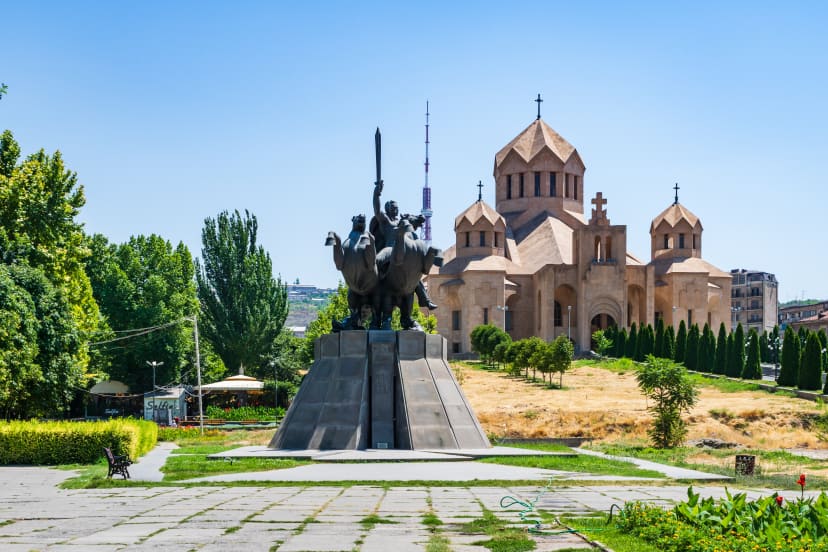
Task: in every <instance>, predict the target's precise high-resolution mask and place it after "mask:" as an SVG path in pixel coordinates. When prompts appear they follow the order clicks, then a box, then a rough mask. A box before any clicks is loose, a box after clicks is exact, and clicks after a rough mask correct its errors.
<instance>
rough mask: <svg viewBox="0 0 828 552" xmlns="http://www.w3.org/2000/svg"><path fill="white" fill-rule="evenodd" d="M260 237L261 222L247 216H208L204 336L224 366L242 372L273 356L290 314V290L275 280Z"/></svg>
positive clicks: (201, 274)
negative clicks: (259, 223)
mask: <svg viewBox="0 0 828 552" xmlns="http://www.w3.org/2000/svg"><path fill="white" fill-rule="evenodd" d="M257 232H258V222H257V221H256V217H255V216H254V215H251V214H250V213H249V212H247V211H245V213H244V216H242V215H241V214H240V213H239V212H238V211H235V212H234V213H233V214H230V213H228V212H227V211H224V212H222V213H220V214H219V215H218V217H216V218H215V219H212V218H209V217H208V218H207V219H205V221H204V229H203V230H202V232H201V241H202V250H201V261H200V262H199V261H196V282H197V287H198V298H199V300H200V302H201V318H200V320H203V327H204V335H205V337H206V338H207V339H208V340H209V341H210V343H211V344H212V346H213V349H214V350H215V351H216V354H218V356H219V357H220V358H221V359H222V361H223V362H224V365H225V366H227V368H229V369H232V370H234V371H235V370H238V371H239V372H240V373H243V372H244V369H245V367H248V368H250V369H255V368H257V367H259V366H261V365H262V364H263V361H265V360H266V359H267V358H268V357H269V356H270V355H271V354H272V352H273V350H274V348H275V347H276V345H277V343H276V338H277V337H278V336H279V334H280V333H281V331H282V328H283V327H284V324H285V319H286V318H287V314H288V302H287V286H286V285H284V284H283V283H282V280H281V278H274V277H273V265H272V263H271V260H270V255H269V254H268V253H267V252H265V250H264V248H263V247H262V246H261V245H258V244H257V243H256V237H257V236H256V235H257ZM202 263H203V264H202Z"/></svg>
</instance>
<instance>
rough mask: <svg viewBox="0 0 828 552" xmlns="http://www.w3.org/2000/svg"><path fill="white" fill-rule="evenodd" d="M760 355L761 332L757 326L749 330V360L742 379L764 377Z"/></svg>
mask: <svg viewBox="0 0 828 552" xmlns="http://www.w3.org/2000/svg"><path fill="white" fill-rule="evenodd" d="M759 355H760V350H759V333H758V332H757V331H756V329H755V328H751V329H750V331H749V332H748V343H747V361H746V362H745V368H744V370H742V379H756V380H759V379H762V366H761V365H760V359H759Z"/></svg>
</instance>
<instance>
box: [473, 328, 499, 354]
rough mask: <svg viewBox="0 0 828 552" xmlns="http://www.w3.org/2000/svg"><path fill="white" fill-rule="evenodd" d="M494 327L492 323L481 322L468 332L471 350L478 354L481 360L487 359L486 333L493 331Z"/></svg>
mask: <svg viewBox="0 0 828 552" xmlns="http://www.w3.org/2000/svg"><path fill="white" fill-rule="evenodd" d="M494 330H495V327H494V326H493V325H492V324H481V325H479V326H476V327H475V328H474V329H473V330H472V331H471V333H470V334H469V341H470V342H471V348H472V351H474V352H476V353H477V354H479V355H480V358H481V360H483V361H487V360H488V356H489V353H490V351H488V347H487V346H486V338H487V337H488V334H490V333H491V332H493V331H494Z"/></svg>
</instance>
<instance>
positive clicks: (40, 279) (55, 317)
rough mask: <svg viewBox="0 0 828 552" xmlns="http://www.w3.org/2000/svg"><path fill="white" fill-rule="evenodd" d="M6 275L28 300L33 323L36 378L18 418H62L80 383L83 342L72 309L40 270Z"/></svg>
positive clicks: (17, 269) (12, 268)
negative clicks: (31, 305)
mask: <svg viewBox="0 0 828 552" xmlns="http://www.w3.org/2000/svg"><path fill="white" fill-rule="evenodd" d="M9 271H10V274H11V276H12V278H13V279H14V280H15V282H16V283H17V285H18V286H20V288H22V289H24V290H25V291H26V293H27V294H28V295H29V296H30V297H31V298H32V302H33V303H34V306H35V312H34V315H35V318H36V320H37V326H38V332H37V356H36V357H35V363H36V364H37V366H38V367H39V372H40V378H39V379H38V381H37V383H35V384H34V385H33V386H32V387H31V388H30V389H27V392H28V393H30V396H29V399H28V400H27V401H26V402H25V403H22V404H21V405H20V408H19V409H18V412H19V413H20V415H21V417H24V418H30V417H33V416H43V417H62V416H64V415H66V414H68V410H69V404H70V403H71V401H72V399H73V397H74V395H75V393H76V392H77V390H79V389H80V388H81V387H82V385H83V384H84V367H83V359H82V355H81V351H82V350H83V345H84V343H83V340H82V337H81V332H80V330H79V328H78V326H77V321H76V320H75V318H74V317H73V316H72V308H71V305H70V304H69V302H68V301H66V299H65V298H64V296H63V295H62V294H61V292H60V290H59V289H58V288H56V287H55V286H53V285H52V283H51V282H50V281H49V279H48V278H46V276H45V275H44V274H43V272H42V271H41V270H38V269H34V268H30V267H27V266H22V265H21V266H10V267H9Z"/></svg>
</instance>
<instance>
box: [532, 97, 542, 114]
mask: <svg viewBox="0 0 828 552" xmlns="http://www.w3.org/2000/svg"><path fill="white" fill-rule="evenodd" d="M534 101H535V103H537V104H538V119H540V104H541V102H542V101H543V100H542V99H541V97H540V94H538V99H537V100H534Z"/></svg>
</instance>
